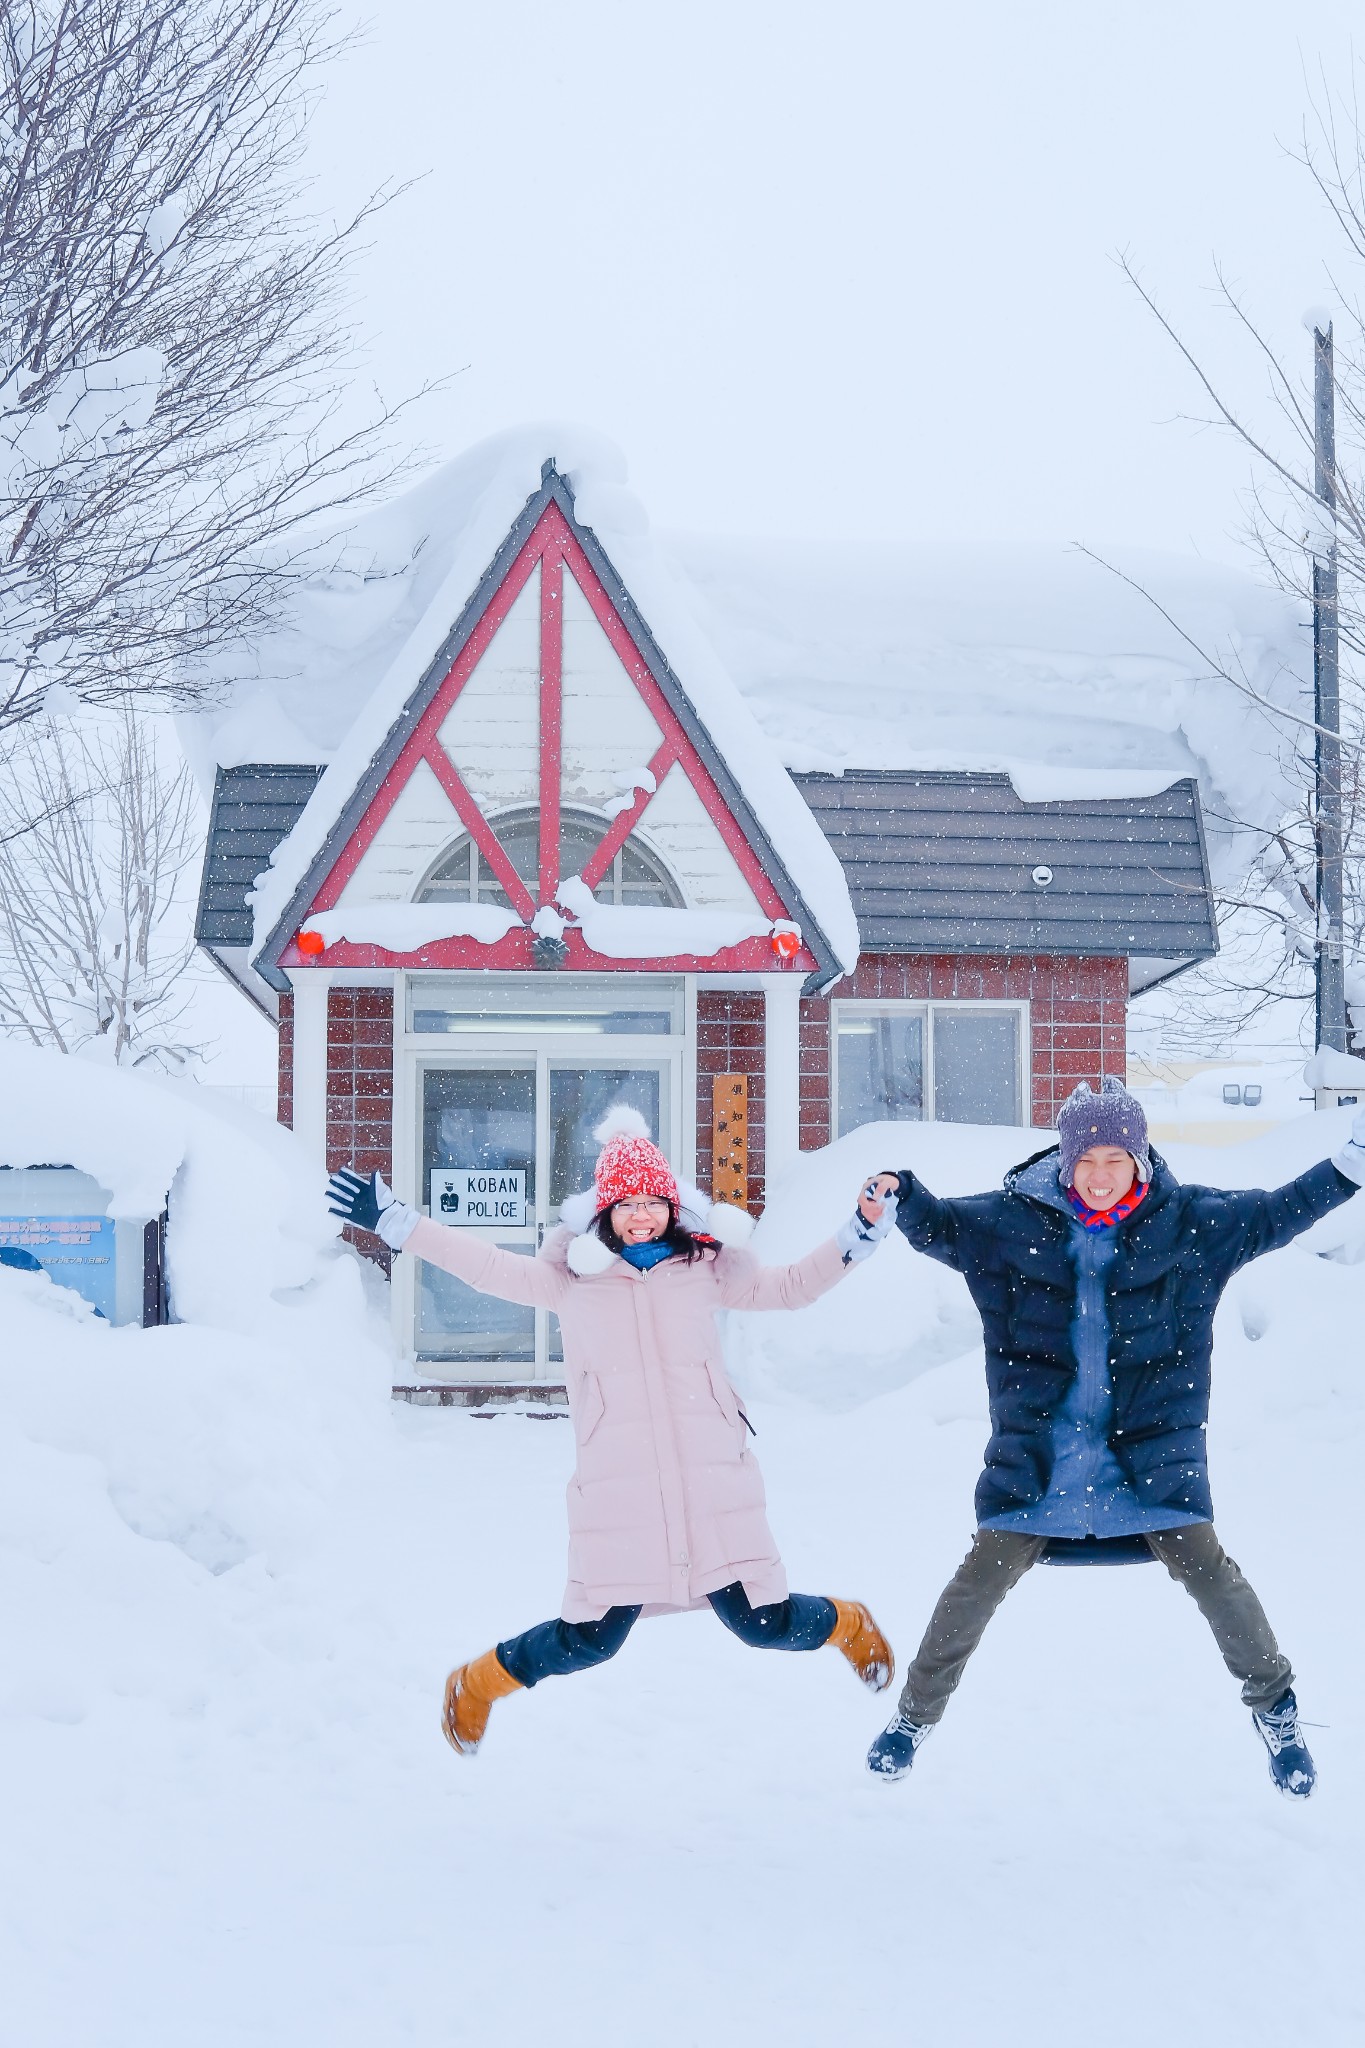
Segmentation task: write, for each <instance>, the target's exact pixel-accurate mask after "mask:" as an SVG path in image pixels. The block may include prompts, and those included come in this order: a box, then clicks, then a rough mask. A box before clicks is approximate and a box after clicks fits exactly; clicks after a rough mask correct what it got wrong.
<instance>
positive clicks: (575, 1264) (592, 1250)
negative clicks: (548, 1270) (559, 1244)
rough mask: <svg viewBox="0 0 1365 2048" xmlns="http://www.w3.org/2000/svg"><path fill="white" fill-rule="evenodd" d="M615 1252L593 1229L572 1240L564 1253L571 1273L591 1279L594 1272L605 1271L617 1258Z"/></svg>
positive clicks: (584, 1278) (581, 1278)
mask: <svg viewBox="0 0 1365 2048" xmlns="http://www.w3.org/2000/svg"><path fill="white" fill-rule="evenodd" d="M615 1257H616V1254H615V1252H612V1251H608V1250H607V1247H606V1246H605V1245H604V1244H603V1242H602V1240H601V1238H600V1237H598V1236H596V1235H595V1234H594V1233H593V1232H592V1231H591V1230H585V1231H584V1233H583V1235H582V1236H581V1237H576V1238H574V1239H573V1240H572V1242H571V1243H570V1245H569V1248H568V1250H567V1251H566V1252H565V1254H564V1258H565V1262H566V1263H567V1265H568V1268H569V1271H570V1272H571V1273H577V1275H578V1277H579V1279H580V1280H590V1279H591V1278H592V1276H593V1274H594V1273H605V1272H606V1270H607V1268H608V1267H609V1266H610V1265H611V1264H612V1262H613V1260H614V1259H615Z"/></svg>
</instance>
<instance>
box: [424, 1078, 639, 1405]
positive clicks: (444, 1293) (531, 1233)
mask: <svg viewBox="0 0 1365 2048" xmlns="http://www.w3.org/2000/svg"><path fill="white" fill-rule="evenodd" d="M672 1069H673V1061H672V1060H671V1059H670V1058H669V1057H667V1056H664V1057H655V1058H641V1059H630V1060H629V1061H623V1060H622V1059H621V1058H620V1057H619V1056H617V1057H615V1058H611V1057H607V1058H601V1057H599V1058H586V1057H585V1058H575V1057H573V1056H572V1055H566V1054H565V1053H564V1052H563V1051H562V1050H560V1049H559V1048H556V1049H555V1051H553V1052H549V1051H544V1050H533V1049H531V1048H529V1047H528V1048H527V1049H526V1051H525V1052H524V1053H523V1052H520V1051H518V1052H515V1053H511V1054H505V1053H504V1054H491V1053H490V1054H469V1055H467V1056H465V1057H463V1058H461V1059H459V1060H444V1059H443V1060H440V1061H439V1062H438V1061H435V1060H433V1061H429V1062H424V1063H423V1065H422V1066H421V1068H420V1070H419V1082H420V1091H419V1100H420V1117H421V1129H420V1134H419V1157H420V1161H421V1179H420V1188H419V1201H420V1203H421V1205H422V1207H423V1208H424V1209H425V1210H426V1211H427V1212H428V1213H429V1214H430V1215H431V1216H432V1217H433V1218H434V1219H435V1220H436V1221H437V1222H441V1223H444V1224H446V1225H447V1226H448V1227H449V1228H450V1229H453V1230H469V1231H473V1232H477V1234H478V1235H479V1236H480V1237H481V1238H482V1239H483V1240H484V1241H485V1242H490V1243H495V1244H498V1245H501V1246H502V1247H503V1248H504V1249H505V1250H507V1251H510V1252H513V1253H515V1254H517V1255H518V1256H520V1257H522V1258H533V1257H534V1256H535V1253H536V1251H537V1249H538V1247H539V1245H540V1242H541V1240H542V1239H543V1237H544V1235H545V1232H546V1230H548V1229H550V1228H552V1227H553V1226H554V1225H555V1224H556V1223H557V1222H558V1221H559V1212H560V1209H561V1207H562V1205H563V1204H564V1203H565V1202H566V1201H567V1200H568V1198H569V1197H570V1196H571V1195H574V1194H577V1193H579V1192H580V1191H581V1190H582V1189H584V1188H587V1187H590V1186H591V1184H592V1176H593V1167H594V1165H595V1164H596V1161H597V1154H598V1150H599V1146H598V1143H597V1141H596V1139H595V1138H594V1137H593V1135H592V1132H593V1127H594V1125H596V1124H598V1123H600V1122H601V1120H602V1118H603V1117H604V1116H605V1114H606V1112H607V1111H608V1110H609V1109H611V1108H613V1107H614V1106H615V1105H616V1104H618V1103H627V1104H629V1105H630V1107H631V1108H632V1109H637V1110H638V1111H639V1112H640V1114H641V1115H642V1116H643V1118H644V1120H645V1122H646V1124H647V1125H648V1126H649V1130H650V1134H651V1136H652V1137H653V1138H654V1139H655V1140H656V1141H657V1142H658V1143H659V1144H661V1145H662V1146H663V1147H664V1149H665V1150H666V1151H667V1150H669V1149H670V1147H671V1142H672V1132H671V1129H670V1124H671V1122H672V1098H673V1086H672V1082H673V1072H672ZM416 1311H417V1330H416V1337H417V1356H418V1358H419V1359H422V1360H425V1361H428V1362H430V1363H433V1364H434V1363H436V1362H438V1361H439V1362H440V1364H441V1365H442V1366H443V1367H444V1368H445V1376H447V1377H449V1378H451V1379H464V1378H469V1377H476V1376H477V1377H483V1376H485V1375H486V1376H488V1377H490V1378H495V1379H503V1380H520V1379H546V1378H549V1379H554V1378H557V1377H558V1366H559V1363H560V1361H561V1359H562V1356H563V1354H562V1351H561V1348H560V1343H559V1328H558V1322H557V1319H556V1318H555V1317H554V1316H553V1315H550V1314H548V1313H547V1312H546V1311H545V1310H543V1309H530V1308H521V1307H518V1306H517V1305H516V1304H514V1303H511V1302H503V1301H497V1300H495V1299H494V1298H493V1297H492V1296H491V1295H486V1294H477V1293H475V1292H474V1290H473V1289H472V1288H470V1287H466V1286H465V1285H464V1283H463V1282H462V1281H460V1280H457V1279H455V1277H454V1276H453V1275H452V1274H449V1273H443V1272H441V1271H440V1269H439V1268H438V1267H435V1266H429V1265H427V1264H426V1263H425V1262H420V1263H419V1265H418V1270H417V1303H416Z"/></svg>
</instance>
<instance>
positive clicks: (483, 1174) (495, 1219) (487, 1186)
mask: <svg viewBox="0 0 1365 2048" xmlns="http://www.w3.org/2000/svg"><path fill="white" fill-rule="evenodd" d="M431 1220H432V1222H433V1223H465V1224H482V1225H483V1227H484V1228H485V1229H487V1228H489V1227H490V1226H498V1225H501V1226H502V1227H503V1228H511V1227H515V1228H520V1227H521V1225H523V1224H524V1223H525V1221H526V1169H525V1167H518V1168H516V1169H515V1171H513V1170H511V1169H503V1168H500V1169H498V1170H497V1171H488V1170H486V1169H484V1168H482V1167H475V1166H456V1167H446V1166H433V1168H432V1169H431Z"/></svg>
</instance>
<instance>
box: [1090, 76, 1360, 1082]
mask: <svg viewBox="0 0 1365 2048" xmlns="http://www.w3.org/2000/svg"><path fill="white" fill-rule="evenodd" d="M1293 154H1294V156H1295V157H1296V158H1297V161H1298V162H1299V164H1300V165H1301V167H1302V168H1303V169H1304V170H1305V171H1306V173H1307V174H1308V176H1309V177H1310V178H1311V180H1312V181H1313V183H1314V185H1315V186H1316V188H1317V191H1318V193H1319V195H1320V196H1321V198H1322V200H1323V202H1324V206H1325V211H1326V215H1327V218H1328V221H1329V223H1330V226H1331V228H1332V230H1333V232H1334V236H1335V248H1336V254H1335V258H1334V259H1333V260H1332V261H1329V264H1328V277H1329V280H1330V285H1331V290H1332V294H1333V299H1332V304H1331V306H1330V307H1318V308H1310V309H1309V311H1308V312H1307V313H1306V314H1305V315H1304V320H1303V325H1304V327H1305V329H1307V330H1308V332H1306V333H1305V335H1304V342H1303V351H1302V357H1301V358H1299V359H1296V360H1295V361H1292V362H1291V361H1289V360H1287V359H1286V357H1285V356H1284V354H1283V353H1282V352H1280V351H1278V350H1277V349H1276V348H1275V346H1274V345H1273V344H1272V342H1271V341H1270V339H1269V338H1268V337H1267V335H1266V333H1265V332H1264V331H1263V329H1262V328H1261V327H1260V326H1259V325H1258V324H1257V322H1256V320H1255V318H1254V317H1253V316H1252V314H1251V313H1250V311H1249V310H1248V307H1247V304H1246V302H1245V299H1244V297H1243V296H1242V295H1241V294H1240V293H1239V292H1238V291H1237V290H1235V289H1234V288H1233V286H1232V284H1231V283H1230V281H1229V280H1228V278H1227V276H1226V274H1225V273H1224V272H1223V271H1222V270H1221V269H1219V270H1218V271H1217V272H1216V276H1217V284H1218V290H1219V294H1220V297H1221V300H1222V303H1223V305H1224V307H1225V309H1226V310H1227V312H1228V313H1229V315H1230V316H1231V318H1232V320H1233V322H1234V324H1235V331H1236V333H1237V334H1238V335H1240V337H1241V338H1242V340H1243V341H1244V342H1245V343H1246V344H1247V345H1248V346H1249V348H1250V349H1251V351H1252V358H1253V361H1254V363H1255V364H1256V365H1257V366H1259V371H1260V375H1261V390H1260V392H1259V394H1256V393H1251V392H1248V393H1247V395H1245V396H1237V395H1234V393H1233V391H1232V390H1231V388H1230V386H1229V383H1228V382H1227V381H1226V379H1225V377H1224V376H1223V375H1222V374H1220V373H1217V372H1215V371H1214V370H1213V368H1212V367H1211V366H1210V365H1209V364H1208V362H1207V361H1205V360H1202V359H1201V358H1200V357H1199V356H1198V355H1197V354H1196V353H1195V351H1194V349H1193V348H1192V347H1191V345H1190V344H1189V343H1188V342H1187V341H1186V339H1185V338H1184V336H1183V334H1182V333H1181V331H1180V327H1179V325H1178V323H1177V322H1176V321H1175V320H1174V319H1173V318H1171V317H1170V316H1169V315H1168V314H1167V313H1166V312H1165V311H1164V310H1163V309H1162V307H1161V306H1160V305H1159V303H1158V301H1157V298H1156V296H1155V294H1154V292H1153V291H1152V290H1151V289H1150V287H1149V286H1148V284H1147V283H1146V282H1145V281H1144V279H1143V278H1142V277H1141V276H1140V275H1139V273H1138V271H1137V269H1136V267H1135V265H1134V264H1133V263H1132V262H1131V261H1130V260H1129V259H1128V258H1127V257H1125V258H1124V259H1123V264H1124V268H1125V270H1126V271H1127V274H1128V276H1129V278H1130V280H1131V282H1132V283H1133V285H1134V287H1135V288H1136V290H1137V291H1138V293H1139V294H1140V296H1141V298H1142V299H1143V301H1144V302H1145V304H1146V305H1147V307H1148V308H1149V310H1150V311H1151V312H1152V314H1153V315H1154V316H1155V318H1156V319H1157V321H1158V322H1159V323H1160V325H1161V327H1162V328H1163V329H1164V331H1165V333H1166V334H1167V335H1168V336H1169V338H1170V339H1171V341H1172V342H1173V343H1174V344H1175V346H1176V347H1177V348H1178V349H1179V351H1180V353H1181V354H1182V355H1183V356H1184V358H1185V360H1186V362H1187V363H1188V365H1189V367H1190V369H1191V371H1192V373H1193V375H1194V377H1195V379H1196V380H1197V382H1198V385H1199V387H1200V389H1201V390H1202V393H1203V396H1204V399H1205V402H1206V410H1205V412H1204V413H1203V414H1202V415H1201V416H1200V418H1201V423H1203V424H1209V425H1214V426H1217V427H1220V428H1222V429H1223V430H1225V431H1228V432H1230V433H1232V434H1233V435H1235V436H1236V438H1237V439H1238V441H1239V442H1240V443H1241V444H1242V446H1243V447H1244V448H1245V450H1246V451H1247V453H1248V455H1249V456H1250V458H1251V463H1252V477H1253V482H1252V485H1251V488H1250V491H1249V494H1248V498H1247V503H1246V519H1245V526H1244V538H1245V541H1246V544H1247V546H1248V548H1249V550H1250V552H1251V553H1252V554H1253V556H1254V557H1255V559H1256V561H1257V562H1258V564H1259V565H1260V567H1261V569H1262V570H1263V571H1264V572H1265V573H1266V574H1267V575H1268V576H1269V577H1270V578H1271V579H1272V580H1273V581H1274V582H1275V583H1276V584H1277V585H1278V586H1279V588H1281V589H1282V590H1285V591H1287V592H1289V593H1291V594H1292V595H1294V596H1296V597H1297V598H1299V599H1300V601H1301V602H1302V604H1303V606H1304V612H1305V617H1306V616H1307V615H1308V611H1309V607H1310V606H1311V603H1312V597H1313V573H1314V562H1315V560H1316V561H1317V562H1319V563H1323V562H1325V561H1326V560H1327V557H1328V553H1329V550H1334V551H1335V558H1336V562H1337V570H1338V583H1339V597H1338V611H1337V617H1338V628H1339V635H1340V675H1341V771H1340V792H1341V818H1342V835H1343V886H1344V896H1345V905H1344V910H1345V915H1344V946H1345V970H1346V993H1347V1001H1348V1005H1349V1008H1350V1016H1351V1024H1352V1031H1353V1043H1354V1044H1355V1045H1356V1046H1357V1047H1360V1046H1361V1045H1362V1044H1365V293H1363V292H1362V287H1363V286H1365V130H1363V129H1362V124H1361V118H1360V115H1359V113H1358V109H1357V106H1356V103H1355V101H1354V100H1353V99H1350V100H1347V99H1343V98H1338V97H1337V96H1336V95H1334V94H1333V93H1332V92H1331V91H1330V90H1327V89H1324V91H1323V94H1322V95H1321V97H1320V99H1319V101H1318V103H1317V105H1316V106H1315V108H1314V109H1313V111H1312V113H1311V114H1310V117H1309V119H1308V120H1307V121H1306V122H1305V124H1304V127H1303V131H1302V134H1301V137H1300V141H1299V144H1298V146H1297V148H1296V149H1295V151H1294V152H1293ZM1315 328H1316V329H1320V330H1321V331H1322V332H1324V333H1327V332H1329V331H1330V334H1331V340H1332V344H1333V355H1334V359H1335V364H1334V366H1335V401H1336V405H1335V410H1336V465H1335V475H1334V477H1333V478H1332V479H1331V488H1330V500H1329V501H1328V502H1324V500H1323V498H1322V497H1321V496H1320V495H1319V491H1318V482H1319V479H1318V476H1317V472H1316V464H1315V443H1314V395H1313V387H1314V348H1315V344H1314V342H1313V338H1312V335H1313V330H1314V329H1315ZM1168 616H1169V615H1168ZM1172 623H1173V624H1174V625H1175V626H1176V627H1177V629H1180V627H1181V622H1180V620H1179V619H1172ZM1191 644H1193V643H1191ZM1197 651H1198V652H1199V654H1200V655H1201V657H1202V658H1203V659H1204V660H1205V661H1206V662H1207V664H1208V668H1209V672H1210V674H1216V675H1218V676H1220V677H1222V678H1223V679H1224V680H1226V681H1229V682H1231V683H1233V684H1234V685H1235V686H1236V687H1237V688H1238V689H1239V690H1240V691H1241V692H1242V693H1243V695H1244V697H1245V700H1246V710H1247V724H1246V744H1247V745H1248V746H1249V747H1254V748H1257V749H1258V750H1260V751H1262V752H1265V753H1267V754H1273V755H1274V756H1275V757H1276V759H1277V763H1278V765H1279V767H1280V769H1281V772H1282V775H1283V780H1284V783H1285V786H1286V788H1287V789H1288V790H1289V792H1290V797H1289V801H1288V803H1287V805H1286V808H1285V810H1284V812H1283V814H1282V815H1281V816H1279V817H1278V818H1275V819H1273V820H1269V821H1268V820H1266V819H1265V818H1256V819H1250V818H1245V817H1230V818H1226V819H1221V820H1217V821H1216V822H1218V823H1221V824H1223V825H1224V826H1226V827H1228V828H1230V829H1231V830H1233V831H1234V832H1235V833H1236V834H1237V835H1238V838H1239V840H1240V841H1241V843H1243V844H1244V845H1245V844H1249V845H1250V846H1251V847H1252V848H1253V857H1252V859H1251V861H1250V864H1249V867H1248V868H1247V869H1246V870H1245V872H1244V874H1243V875H1242V876H1241V877H1240V878H1238V879H1235V880H1234V881H1232V882H1231V883H1230V884H1227V885H1226V886H1224V887H1223V889H1222V890H1221V892H1220V896H1221V900H1220V906H1219V908H1220V925H1221V926H1222V929H1223V932H1224V944H1225V950H1224V953H1223V956H1222V957H1221V958H1220V959H1219V960H1217V961H1215V962H1212V963H1210V964H1209V965H1208V966H1206V967H1202V968H1200V969H1197V970H1195V971H1193V972H1192V973H1190V974H1189V975H1187V976H1186V977H1184V978H1183V980H1182V982H1181V983H1180V985H1179V989H1178V991H1174V992H1173V995H1172V998H1171V999H1170V1000H1171V1001H1172V1003H1173V1013H1172V1026H1173V1031H1172V1033H1171V1034H1168V1035H1170V1036H1172V1038H1173V1040H1175V1041H1178V1040H1179V1039H1181V1038H1182V1037H1183V1039H1184V1041H1185V1042H1186V1043H1187V1044H1193V1043H1196V1042H1197V1043H1199V1044H1200V1046H1201V1049H1209V1048H1210V1047H1211V1046H1213V1045H1215V1044H1216V1043H1218V1042H1220V1041H1222V1040H1224V1039H1227V1038H1230V1037H1231V1036H1233V1035H1235V1033H1236V1032H1237V1031H1238V1030H1239V1029H1240V1028H1241V1027H1243V1026H1244V1025H1245V1024H1246V1023H1247V1022H1249V1021H1250V1020H1251V1019H1252V1018H1253V1017H1255V1015H1256V1014H1257V1013H1258V1012H1259V1011H1262V1010H1265V1009H1267V1008H1269V1007H1271V1006H1273V1005H1276V1004H1280V1003H1283V1002H1286V1001H1288V1002H1289V1003H1291V1004H1294V1005H1297V1006H1298V1007H1299V1009H1300V1010H1301V1012H1302V1013H1303V1016H1304V1024H1305V1029H1304V1033H1303V1035H1304V1037H1305V1039H1307V1038H1308V1036H1309V1035H1310V1032H1311V1025H1310V1023H1309V1019H1310V1016H1311V1006H1312V1000H1313V990H1314V970H1315V965H1316V958H1317V952H1318V948H1319V946H1320V945H1322V944H1323V943H1324V942H1325V940H1326V937H1327V934H1326V932H1325V930H1324V929H1323V928H1322V923H1321V920H1320V919H1319V915H1318V904H1317V882H1316V863H1317V853H1318V834H1319V818H1318V806H1317V770H1316V752H1317V744H1318V738H1319V735H1318V732H1317V728H1316V726H1315V724H1314V718H1313V706H1312V701H1311V699H1308V700H1305V701H1301V702H1300V703H1299V704H1298V706H1297V707H1294V708H1291V707H1289V706H1287V705H1286V704H1284V703H1280V704H1278V705H1277V704H1272V703H1271V702H1269V701H1268V700H1267V699H1266V698H1265V697H1264V696H1263V695H1262V694H1261V693H1260V692H1258V691H1257V689H1256V688H1255V687H1254V686H1253V684H1252V682H1251V680H1250V678H1249V677H1248V676H1247V675H1245V674H1242V673H1240V672H1238V671H1237V670H1236V669H1233V668H1230V667H1229V666H1228V663H1227V660H1226V657H1225V656H1224V655H1223V654H1222V653H1220V651H1219V650H1217V649H1215V648H1211V647H1205V646H1200V647H1199V648H1198V650H1197ZM1229 941H1230V943H1229Z"/></svg>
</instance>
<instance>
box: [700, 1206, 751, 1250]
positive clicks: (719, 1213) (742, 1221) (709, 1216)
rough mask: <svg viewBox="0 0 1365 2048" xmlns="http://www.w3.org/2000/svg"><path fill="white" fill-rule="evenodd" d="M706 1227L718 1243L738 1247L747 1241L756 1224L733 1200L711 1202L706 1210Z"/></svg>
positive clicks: (745, 1210) (746, 1211)
mask: <svg viewBox="0 0 1365 2048" xmlns="http://www.w3.org/2000/svg"><path fill="white" fill-rule="evenodd" d="M706 1228H707V1231H708V1233H709V1235H710V1236H712V1237H714V1238H716V1239H717V1240H718V1242H719V1243H721V1244H728V1245H730V1246H732V1247H738V1246H739V1245H742V1244H747V1243H748V1242H749V1239H750V1238H751V1237H752V1236H753V1234H754V1231H755V1229H756V1228H757V1225H756V1224H755V1222H754V1219H753V1217H752V1216H751V1215H750V1214H749V1212H748V1210H747V1209H737V1208H736V1207H735V1205H734V1203H733V1202H713V1203H712V1204H711V1207H710V1208H709V1209H708V1210H707V1212H706Z"/></svg>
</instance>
